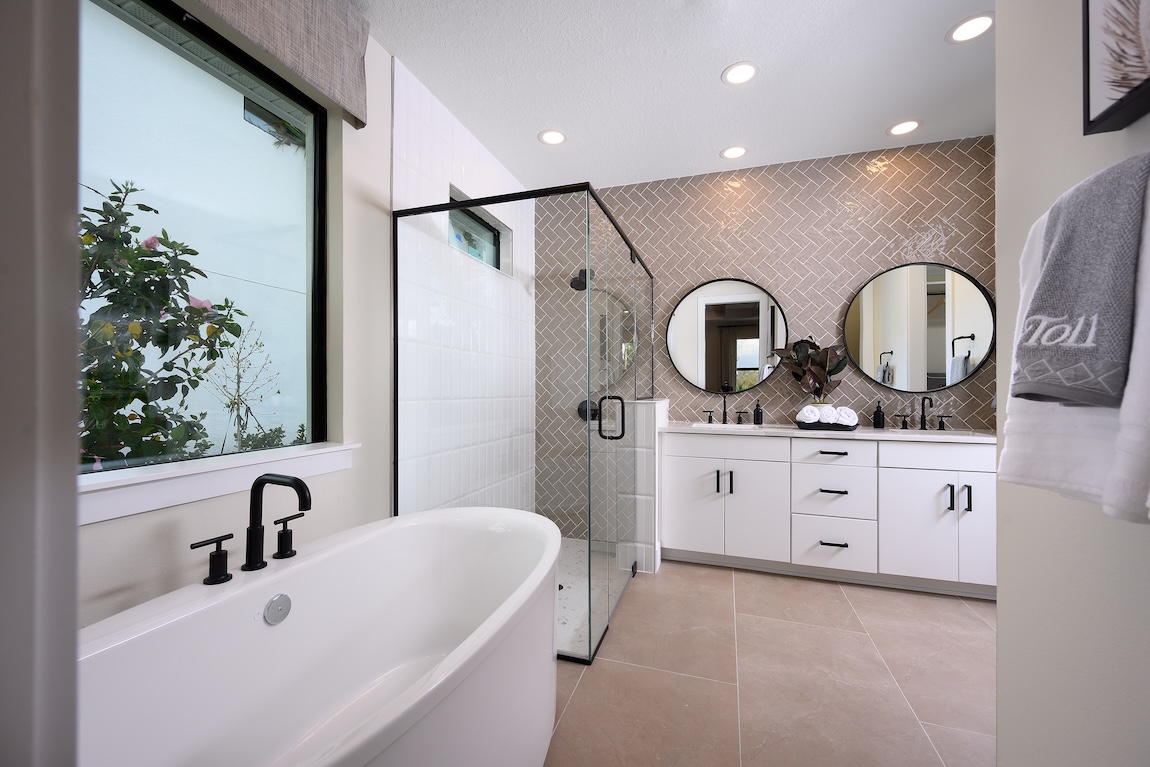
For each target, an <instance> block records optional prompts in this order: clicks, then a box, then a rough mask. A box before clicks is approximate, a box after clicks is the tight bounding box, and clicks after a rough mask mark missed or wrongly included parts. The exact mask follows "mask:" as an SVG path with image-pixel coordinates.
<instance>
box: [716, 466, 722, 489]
mask: <svg viewBox="0 0 1150 767" xmlns="http://www.w3.org/2000/svg"><path fill="white" fill-rule="evenodd" d="M722 476H723V472H722V471H721V470H720V469H715V492H716V493H721V492H723V486H722V483H721V481H720V480H721V478H722Z"/></svg>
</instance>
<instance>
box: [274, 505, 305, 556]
mask: <svg viewBox="0 0 1150 767" xmlns="http://www.w3.org/2000/svg"><path fill="white" fill-rule="evenodd" d="M302 516H303V512H302V511H301V512H299V513H298V514H292V515H291V516H290V517H284V518H283V519H277V520H276V521H275V522H272V524H273V525H283V528H282V529H281V530H280V531H279V532H278V533H276V553H275V554H272V559H287V558H288V557H294V556H295V555H296V551H295V549H293V548H292V531H291V530H289V529H288V526H287V523H288V522H291V521H292V520H293V519H299V518H300V517H302Z"/></svg>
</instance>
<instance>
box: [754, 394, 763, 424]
mask: <svg viewBox="0 0 1150 767" xmlns="http://www.w3.org/2000/svg"><path fill="white" fill-rule="evenodd" d="M762 425H763V408H762V406H761V405H759V401H758V400H755V426H762Z"/></svg>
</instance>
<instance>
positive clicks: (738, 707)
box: [731, 568, 743, 767]
mask: <svg viewBox="0 0 1150 767" xmlns="http://www.w3.org/2000/svg"><path fill="white" fill-rule="evenodd" d="M731 627H732V628H733V629H734V630H733V631H732V632H731V634H732V636H733V638H734V640H735V737H736V738H738V745H739V767H743V688H742V687H741V686H740V685H739V605H738V601H737V598H736V596H735V570H734V568H732V569H731Z"/></svg>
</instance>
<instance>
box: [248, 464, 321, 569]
mask: <svg viewBox="0 0 1150 767" xmlns="http://www.w3.org/2000/svg"><path fill="white" fill-rule="evenodd" d="M265 485H283V486H284V487H290V488H292V489H293V490H295V494H296V495H297V496H298V497H299V510H300V511H308V510H310V509H311V491H310V490H308V489H307V485H306V484H304V481H303V480H302V479H300V478H299V477H289V476H288V475H286V474H263V475H261V476H259V477H256V481H255V482H253V483H252V499H251V516H250V518H249V519H248V547H247V558H246V560H245V561H244V564H243V566H242V567H240V569H241V570H259V569H260V568H261V567H267V564H268V563H267V561H265V560H264V520H263V517H264V486H265Z"/></svg>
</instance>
